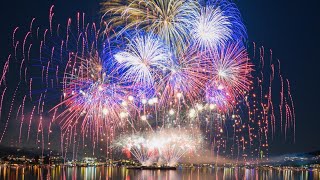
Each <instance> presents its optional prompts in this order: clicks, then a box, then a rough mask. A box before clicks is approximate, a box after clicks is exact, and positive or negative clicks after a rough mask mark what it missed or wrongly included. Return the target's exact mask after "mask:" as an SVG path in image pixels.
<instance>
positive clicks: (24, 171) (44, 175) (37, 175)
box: [0, 166, 320, 180]
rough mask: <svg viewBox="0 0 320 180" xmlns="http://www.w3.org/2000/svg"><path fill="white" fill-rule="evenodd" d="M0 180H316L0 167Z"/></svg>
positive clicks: (213, 172)
mask: <svg viewBox="0 0 320 180" xmlns="http://www.w3.org/2000/svg"><path fill="white" fill-rule="evenodd" d="M0 179H3V180H11V179H22V180H28V179H59V180H60V179H62V180H64V179H72V180H73V179H74V180H78V179H86V180H92V179H112V180H113V179H115V180H117V179H119V180H136V179H137V180H139V179H140V180H167V179H168V180H193V179H195V180H206V179H210V180H211V179H213V180H214V179H217V180H218V179H221V180H228V179H230V180H233V179H235V180H241V179H256V180H263V179H275V180H277V179H285V180H286V179H287V180H294V179H315V180H317V179H320V172H318V171H307V170H306V171H293V170H276V169H269V170H257V169H246V168H183V169H177V170H132V169H130V170H129V169H126V168H125V167H62V166H56V167H39V166H11V167H9V166H0Z"/></svg>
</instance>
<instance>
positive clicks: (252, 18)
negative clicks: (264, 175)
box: [0, 0, 320, 153]
mask: <svg viewBox="0 0 320 180" xmlns="http://www.w3.org/2000/svg"><path fill="white" fill-rule="evenodd" d="M317 1H318V0H313V1H311V0H309V2H307V1H303V2H302V1H300V0H286V1H285V0H237V1H236V4H237V5H238V6H239V8H240V11H241V13H242V16H243V19H244V22H245V24H246V26H247V29H248V35H249V40H250V41H254V42H256V43H258V44H259V45H263V46H265V47H266V48H267V49H270V48H271V49H272V50H273V53H274V57H276V58H279V59H280V60H281V64H282V67H281V68H282V73H283V74H284V76H285V77H287V78H288V79H290V81H291V87H292V95H293V97H294V100H295V106H296V118H297V130H296V140H297V141H296V144H285V145H284V144H282V145H280V144H281V143H276V144H275V145H274V146H273V147H272V148H271V151H273V152H277V153H286V152H302V151H313V150H320V112H319V111H320V110H319V107H320V106H319V102H320V93H319V90H318V89H319V84H318V83H320V80H319V78H320V69H319V67H320V58H319V52H320V11H319V10H318V8H319V3H318V2H317ZM52 4H54V5H55V6H56V7H55V10H54V12H55V14H56V17H55V18H56V19H57V21H59V22H60V23H64V22H66V19H67V18H68V17H74V16H75V14H76V12H78V11H81V12H86V14H87V17H89V16H92V18H89V20H97V19H98V18H99V14H98V11H99V0H50V1H49V0H29V1H28V0H10V1H5V0H1V1H0V61H1V64H3V61H4V60H5V57H6V56H7V54H8V53H7V51H8V44H9V42H10V41H11V34H12V31H13V29H14V28H15V27H16V26H20V27H23V26H26V27H28V26H29V23H30V21H31V19H32V18H33V17H36V18H37V19H38V21H40V22H43V23H44V24H46V23H47V22H48V10H49V8H50V6H51V5H52Z"/></svg>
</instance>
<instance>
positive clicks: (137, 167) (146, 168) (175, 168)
mask: <svg viewBox="0 0 320 180" xmlns="http://www.w3.org/2000/svg"><path fill="white" fill-rule="evenodd" d="M127 169H140V170H177V167H173V166H130V167H127Z"/></svg>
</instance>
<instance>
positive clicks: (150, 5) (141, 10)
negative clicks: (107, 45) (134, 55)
mask: <svg viewBox="0 0 320 180" xmlns="http://www.w3.org/2000/svg"><path fill="white" fill-rule="evenodd" d="M198 8H199V5H198V3H197V1H194V0H191V1H189V0H142V1H141V0H129V1H126V2H124V1H119V0H112V1H108V2H104V3H103V8H102V11H103V12H105V18H106V19H107V20H108V22H109V23H110V24H111V25H112V26H124V28H123V30H121V31H120V32H119V33H120V34H121V33H122V32H124V31H126V30H128V29H133V28H141V29H144V30H146V31H152V32H154V33H156V34H158V35H159V36H160V37H161V38H162V39H163V40H164V41H165V42H166V43H167V44H168V45H169V46H170V47H171V50H177V51H178V52H179V51H180V50H183V49H184V47H186V44H187V43H186V42H188V39H189V37H190V36H189V30H188V29H189V25H190V18H189V17H190V14H193V13H194V11H197V10H198Z"/></svg>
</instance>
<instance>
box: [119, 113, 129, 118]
mask: <svg viewBox="0 0 320 180" xmlns="http://www.w3.org/2000/svg"><path fill="white" fill-rule="evenodd" d="M127 116H128V113H126V112H121V113H120V118H125V117H127Z"/></svg>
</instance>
